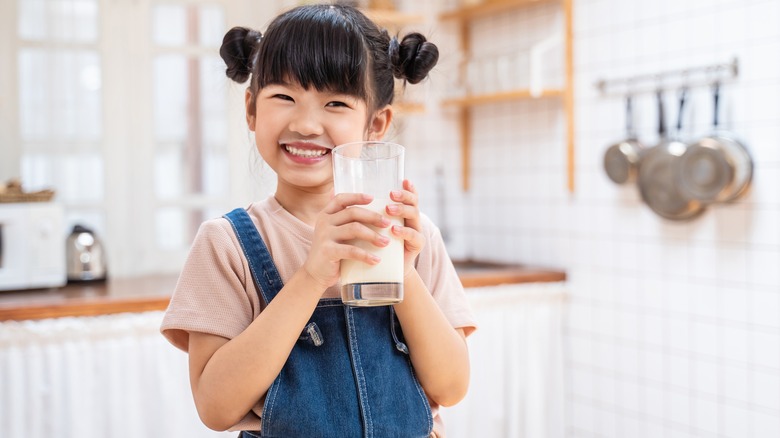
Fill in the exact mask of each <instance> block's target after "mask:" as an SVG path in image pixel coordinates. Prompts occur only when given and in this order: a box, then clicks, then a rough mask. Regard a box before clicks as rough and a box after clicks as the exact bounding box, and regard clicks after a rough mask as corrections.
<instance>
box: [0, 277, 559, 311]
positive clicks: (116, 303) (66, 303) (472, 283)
mask: <svg viewBox="0 0 780 438" xmlns="http://www.w3.org/2000/svg"><path fill="white" fill-rule="evenodd" d="M459 277H460V280H461V283H462V284H463V287H466V288H473V287H486V286H498V285H501V284H511V283H534V282H556V281H564V280H566V274H565V273H564V272H560V271H544V270H518V271H513V270H501V269H496V270H487V271H480V272H471V273H469V272H464V273H460V274H459ZM169 301H170V296H162V295H160V296H153V297H130V298H127V297H124V298H116V297H114V298H112V297H105V296H103V297H91V298H70V299H67V300H62V301H58V302H41V303H29V304H23V303H9V304H5V305H2V304H0V321H22V320H36V319H46V318H62V317H69V316H99V315H110V314H115V313H136V312H150V311H159V310H165V309H166V308H167V307H168V302H169Z"/></svg>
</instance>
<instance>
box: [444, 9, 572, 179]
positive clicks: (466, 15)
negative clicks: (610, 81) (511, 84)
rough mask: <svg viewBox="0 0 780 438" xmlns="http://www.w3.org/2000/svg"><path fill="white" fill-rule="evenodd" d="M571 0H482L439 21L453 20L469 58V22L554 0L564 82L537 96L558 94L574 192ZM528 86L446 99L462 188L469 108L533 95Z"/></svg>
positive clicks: (467, 153)
mask: <svg viewBox="0 0 780 438" xmlns="http://www.w3.org/2000/svg"><path fill="white" fill-rule="evenodd" d="M573 1H574V0H484V1H483V2H482V3H479V4H476V5H473V6H465V7H462V8H457V9H454V10H450V11H446V12H444V13H442V14H440V15H439V19H440V20H442V21H455V22H457V23H458V26H459V33H460V48H461V51H462V52H463V53H464V54H465V56H464V59H466V60H468V59H469V58H470V54H471V38H470V33H471V24H472V21H474V20H477V19H479V18H484V17H489V16H495V15H498V14H501V13H503V12H507V11H510V10H518V9H523V8H528V7H534V6H538V5H543V4H548V3H557V4H559V5H560V6H559V8H560V12H561V13H562V14H563V30H562V32H563V41H564V72H563V73H564V78H565V79H564V84H563V88H561V89H547V90H544V91H542V93H541V95H539V96H538V97H540V98H542V97H559V98H561V99H562V101H563V111H564V113H565V115H566V125H565V129H566V134H565V139H566V145H565V146H566V178H567V181H566V186H567V188H568V190H569V193H573V192H574V50H573V46H574V44H573V36H574V35H573V17H572V14H573V6H572V2H573ZM460 69H461V77H466V74H465V70H466V62H462V63H461V66H460ZM535 97H537V96H534V95H532V94H531V92H530V90H510V91H506V92H500V93H489V94H479V95H473V96H464V97H461V98H454V99H446V100H444V101H443V102H442V104H443V105H444V106H450V107H456V108H458V110H459V113H460V114H459V128H460V141H461V146H460V149H461V160H462V166H461V167H462V176H461V181H462V188H463V190H464V191H468V190H469V184H470V173H471V167H470V166H471V164H470V157H471V142H472V138H471V137H472V129H471V110H472V108H473V107H474V106H477V105H483V104H490V103H496V102H505V101H513V100H522V99H531V98H535Z"/></svg>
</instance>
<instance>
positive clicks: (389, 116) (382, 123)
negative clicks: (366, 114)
mask: <svg viewBox="0 0 780 438" xmlns="http://www.w3.org/2000/svg"><path fill="white" fill-rule="evenodd" d="M392 121H393V107H392V106H390V105H386V106H385V107H384V108H381V109H379V110H378V111H377V112H376V113H375V114H374V116H373V117H372V118H371V121H370V122H369V125H368V139H369V140H381V139H382V138H384V136H385V134H386V133H387V130H388V129H390V122H392Z"/></svg>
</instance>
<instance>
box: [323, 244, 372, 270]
mask: <svg viewBox="0 0 780 438" xmlns="http://www.w3.org/2000/svg"><path fill="white" fill-rule="evenodd" d="M334 252H335V253H336V256H337V257H338V258H339V259H340V260H347V259H348V260H357V261H359V262H363V263H368V264H369V265H376V264H377V263H379V262H380V261H381V260H382V259H381V258H380V257H379V256H377V255H376V254H372V253H370V252H368V251H366V250H364V249H362V248H359V247H357V246H354V245H348V244H341V245H338V246H337V247H336V248H335V249H334Z"/></svg>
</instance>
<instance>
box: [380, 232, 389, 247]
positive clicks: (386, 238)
mask: <svg viewBox="0 0 780 438" xmlns="http://www.w3.org/2000/svg"><path fill="white" fill-rule="evenodd" d="M379 241H380V242H382V244H383V245H387V244H388V243H390V238H389V237H387V236H382V235H381V234H380V235H379Z"/></svg>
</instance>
